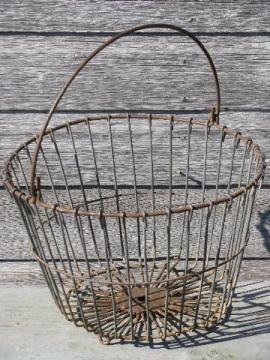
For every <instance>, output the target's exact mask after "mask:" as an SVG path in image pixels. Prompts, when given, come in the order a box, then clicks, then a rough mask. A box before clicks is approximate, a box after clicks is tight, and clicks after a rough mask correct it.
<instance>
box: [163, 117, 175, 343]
mask: <svg viewBox="0 0 270 360" xmlns="http://www.w3.org/2000/svg"><path fill="white" fill-rule="evenodd" d="M173 121H174V118H173V116H171V119H170V122H169V126H170V128H169V139H170V143H169V150H170V154H169V156H170V160H169V204H168V213H167V281H166V297H165V316H164V338H166V336H167V320H168V319H167V318H168V306H169V280H170V252H171V208H172V132H173Z"/></svg>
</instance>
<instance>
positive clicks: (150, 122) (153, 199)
mask: <svg viewBox="0 0 270 360" xmlns="http://www.w3.org/2000/svg"><path fill="white" fill-rule="evenodd" d="M149 146H150V167H151V195H152V211H153V212H154V211H155V209H156V204H155V190H154V187H155V179H154V159H153V131H152V114H149ZM152 219H153V231H152V232H153V247H154V261H153V267H152V271H151V274H150V280H149V281H150V282H151V281H152V278H153V275H154V270H155V265H156V256H157V250H156V217H155V216H153V217H152Z"/></svg>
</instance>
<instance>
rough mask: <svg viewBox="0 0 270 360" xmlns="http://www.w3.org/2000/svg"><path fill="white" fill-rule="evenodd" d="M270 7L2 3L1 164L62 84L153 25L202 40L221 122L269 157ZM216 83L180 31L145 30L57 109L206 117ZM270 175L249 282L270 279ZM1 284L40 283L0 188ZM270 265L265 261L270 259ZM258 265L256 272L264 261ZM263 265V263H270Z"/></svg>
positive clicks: (261, 199)
mask: <svg viewBox="0 0 270 360" xmlns="http://www.w3.org/2000/svg"><path fill="white" fill-rule="evenodd" d="M269 19H270V2H268V1H264V0H260V1H245V0H240V1H222V0H219V1H207V0H203V1H158V2H155V1H71V0H60V1H54V0H52V1H50V2H44V1H31V0H24V1H21V0H11V1H10V0H9V1H7V0H4V1H1V2H0V48H1V55H0V74H1V87H0V95H1V96H0V99H1V101H0V167H2V165H3V161H4V160H5V159H6V158H7V155H8V154H9V153H10V152H11V151H12V150H14V148H15V147H16V146H17V145H18V144H19V143H21V142H23V141H25V140H26V139H27V138H28V137H29V136H30V135H32V134H35V133H37V132H38V130H39V129H40V126H41V124H42V122H43V121H44V119H45V118H46V113H47V111H48V109H49V106H50V105H51V103H52V101H53V100H54V98H55V96H56V94H57V92H58V91H59V89H60V88H61V86H62V85H63V82H64V80H65V79H66V77H67V76H68V75H69V74H70V73H71V72H72V71H73V70H74V69H75V67H76V66H77V65H78V64H79V63H80V62H81V61H82V59H84V58H85V56H87V54H89V53H90V52H91V51H92V50H93V49H95V48H96V47H97V46H98V45H99V44H101V43H102V42H103V41H104V40H105V39H107V38H109V37H110V36H111V35H112V34H114V33H116V32H118V31H120V30H123V29H125V28H127V27H130V26H133V25H137V24H141V23H149V22H155V23H158V22H166V23H172V24H176V25H179V26H182V27H183V28H186V29H187V30H190V31H192V32H193V33H195V34H196V35H197V36H198V37H199V39H200V40H201V41H202V42H203V43H204V44H205V45H206V47H207V49H208V50H209V52H210V53H211V55H212V56H213V60H214V62H215V64H216V67H217V70H218V74H219V78H220V84H221V95H222V113H221V121H222V122H223V123H224V124H226V125H227V126H231V127H233V128H236V129H238V130H239V131H242V132H245V133H248V134H249V135H250V136H252V138H254V139H256V141H258V142H259V143H260V144H261V145H262V147H263V149H264V152H265V153H266V156H267V157H268V155H270V143H269V139H270V96H269V78H270V25H269ZM213 101H214V87H213V79H212V78H211V74H210V71H209V69H208V66H207V63H206V61H205V59H204V58H203V56H201V54H200V51H199V50H198V49H197V48H196V46H195V45H194V44H193V43H192V42H191V41H190V40H189V39H187V38H186V37H183V36H176V35H175V34H174V33H172V32H171V31H170V32H166V33H164V32H161V31H159V30H156V31H154V32H149V31H148V32H144V33H143V34H140V35H137V36H130V37H127V38H126V39H124V40H121V41H120V42H119V43H117V44H115V45H113V46H112V47H111V48H109V49H108V51H106V52H104V54H100V56H99V57H98V58H97V59H96V60H95V61H94V63H93V65H92V66H91V67H89V68H87V71H86V72H84V73H83V74H82V75H81V76H80V77H79V79H78V80H76V81H75V83H74V85H73V86H72V89H71V91H69V92H68V94H67V97H66V98H65V100H64V102H63V103H62V104H61V106H60V108H59V110H60V114H59V116H58V117H60V118H61V119H62V118H63V119H65V120H66V119H67V118H68V119H70V118H73V117H77V116H78V114H82V113H83V114H85V113H101V112H108V111H112V112H115V111H116V112H121V111H126V110H130V111H132V110H133V111H136V112H145V111H150V110H151V111H154V112H157V113H159V112H166V111H171V112H174V113H184V114H188V113H193V112H194V111H196V113H197V115H198V116H199V115H200V114H205V113H206V112H207V111H208V110H209V108H210V106H211V103H212V102H213ZM269 187H270V177H269V175H267V176H266V180H265V183H264V189H263V190H262V191H261V192H260V193H259V195H258V199H257V203H256V209H255V210H256V211H255V212H256V214H255V218H254V221H253V225H252V238H251V243H250V245H249V248H248V250H247V253H246V258H249V260H246V263H245V265H244V266H245V268H246V271H245V272H244V273H245V276H246V277H252V276H253V277H255V276H259V277H263V276H268V275H267V274H268V273H269V272H270V270H269V265H268V273H267V271H265V268H266V261H267V259H269V258H270V254H269V251H270V236H269V233H270V227H269V215H270V211H269V203H270V201H269V195H270V192H269ZM0 219H1V222H0V224H1V225H0V226H1V231H0V271H1V275H0V280H1V281H2V282H3V283H5V284H6V283H7V284H8V283H10V282H14V281H15V282H16V283H20V284H21V283H22V284H23V283H39V282H40V279H39V274H38V272H37V265H36V264H34V265H33V263H32V262H31V254H30V252H29V247H28V242H27V237H26V234H25V231H24V229H23V227H22V224H21V221H20V218H19V215H18V212H17V210H16V208H15V206H14V205H13V204H12V203H11V201H10V199H9V198H8V197H7V195H6V193H5V191H4V189H3V186H1V187H0ZM268 261H269V260H268ZM258 264H259V265H258ZM267 264H268V263H267Z"/></svg>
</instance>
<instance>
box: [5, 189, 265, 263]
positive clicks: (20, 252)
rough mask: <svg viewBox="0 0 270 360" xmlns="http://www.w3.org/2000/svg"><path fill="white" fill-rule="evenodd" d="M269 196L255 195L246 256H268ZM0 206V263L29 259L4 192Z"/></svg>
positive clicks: (23, 236)
mask: <svg viewBox="0 0 270 360" xmlns="http://www.w3.org/2000/svg"><path fill="white" fill-rule="evenodd" d="M269 193H270V190H269V189H261V190H260V191H259V192H258V195H257V200H256V203H255V208H254V213H253V219H252V223H251V227H250V231H251V234H250V240H249V245H248V247H247V249H246V252H245V256H247V257H258V258H265V257H269V256H270V222H269V218H270V211H269ZM0 204H1V205H0V223H1V233H0V239H1V241H0V260H3V259H13V260H16V259H31V258H32V255H31V251H30V245H29V243H28V238H27V234H26V231H25V229H24V226H23V222H22V220H21V218H20V215H19V211H18V209H17V207H16V206H15V204H14V202H13V201H12V200H11V199H10V198H9V196H8V195H7V193H6V192H5V191H4V190H2V191H0ZM228 221H229V220H228ZM74 226H75V225H74Z"/></svg>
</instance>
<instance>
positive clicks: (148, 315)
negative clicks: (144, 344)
mask: <svg viewBox="0 0 270 360" xmlns="http://www.w3.org/2000/svg"><path fill="white" fill-rule="evenodd" d="M146 229H147V220H146V214H145V213H144V217H143V243H144V247H143V255H144V274H145V275H144V277H145V284H144V293H145V312H146V339H147V341H149V339H150V330H151V329H150V314H149V282H148V281H149V277H148V263H147V245H146V240H147V239H146Z"/></svg>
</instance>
